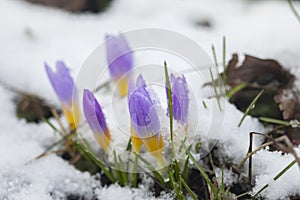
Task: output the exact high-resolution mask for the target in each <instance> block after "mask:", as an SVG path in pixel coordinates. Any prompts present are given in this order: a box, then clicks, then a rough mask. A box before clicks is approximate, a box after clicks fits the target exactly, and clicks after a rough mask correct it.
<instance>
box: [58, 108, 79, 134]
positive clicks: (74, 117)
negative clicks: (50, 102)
mask: <svg viewBox="0 0 300 200" xmlns="http://www.w3.org/2000/svg"><path fill="white" fill-rule="evenodd" d="M72 109H73V110H72ZM62 110H63V113H64V115H65V117H66V118H67V121H68V122H69V124H70V128H71V130H75V129H76V123H78V122H79V106H78V104H74V105H73V107H72V108H70V107H67V106H64V105H63V106H62Z"/></svg>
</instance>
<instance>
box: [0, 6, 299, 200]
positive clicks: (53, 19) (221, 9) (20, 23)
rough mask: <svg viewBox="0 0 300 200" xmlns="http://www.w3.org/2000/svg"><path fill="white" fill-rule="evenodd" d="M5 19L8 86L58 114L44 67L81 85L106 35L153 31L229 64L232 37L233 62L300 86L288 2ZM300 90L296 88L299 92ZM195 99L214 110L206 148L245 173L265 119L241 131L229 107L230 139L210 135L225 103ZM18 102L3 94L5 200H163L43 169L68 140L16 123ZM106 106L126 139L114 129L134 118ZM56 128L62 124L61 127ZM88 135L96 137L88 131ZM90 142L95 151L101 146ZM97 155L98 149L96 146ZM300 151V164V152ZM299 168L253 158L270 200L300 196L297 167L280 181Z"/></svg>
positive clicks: (61, 169) (56, 166)
mask: <svg viewBox="0 0 300 200" xmlns="http://www.w3.org/2000/svg"><path fill="white" fill-rule="evenodd" d="M295 5H296V7H297V9H298V10H300V4H297V3H296V2H295ZM0 13H1V16H2V17H1V18H0V26H1V27H2V28H1V32H0V43H1V46H0V52H1V57H0V65H1V74H0V81H1V82H4V83H7V84H8V85H11V86H13V87H16V88H18V89H21V90H24V91H28V92H32V93H34V94H37V95H39V96H42V97H44V98H45V99H46V100H47V101H48V102H50V103H51V104H53V105H55V106H57V107H58V106H59V102H58V99H57V97H56V95H55V93H54V91H53V89H52V88H51V85H50V83H49V81H48V79H47V77H46V73H45V71H44V66H43V63H44V62H47V63H49V64H50V66H53V65H54V63H55V61H56V60H64V61H66V63H67V65H68V66H69V67H70V68H71V71H72V74H73V77H76V76H77V75H78V73H79V71H80V69H81V66H82V64H83V63H84V62H85V59H86V58H87V57H88V56H89V55H90V53H91V52H92V51H93V50H94V49H95V48H96V47H97V46H98V45H100V44H101V43H102V42H103V40H104V35H105V34H106V33H118V32H120V31H130V30H134V29H139V28H146V27H155V28H163V29H169V30H173V31H176V32H179V33H181V34H184V35H186V36H187V37H190V38H191V39H192V40H194V41H195V42H197V43H198V44H199V45H201V47H202V48H203V49H204V50H205V51H206V52H207V54H208V55H210V56H211V44H214V45H215V47H216V52H217V55H218V58H221V55H222V36H223V35H225V36H226V41H227V52H226V59H227V60H229V59H230V57H231V54H232V53H234V52H238V53H248V54H252V55H255V56H258V57H261V58H275V59H277V60H279V61H280V62H281V63H282V64H283V65H284V66H287V67H288V68H289V69H290V70H291V72H292V73H293V74H295V75H296V76H297V77H298V78H299V77H300V70H299V65H300V59H299V56H298V53H299V52H300V40H299V39H298V38H299V32H300V25H299V23H298V21H297V20H296V18H295V17H294V16H293V13H292V12H291V11H290V8H289V6H288V4H287V3H286V2H285V1H253V2H252V1H237V0H228V1H221V0H214V1H205V0H187V1H179V0H175V1H174V0H172V1H171V0H166V1H160V0H152V1H147V0H122V1H121V0H116V1H114V2H113V4H112V6H111V7H110V8H109V9H108V10H107V11H106V12H104V13H101V14H97V15H95V14H70V13H67V12H64V11H62V10H57V9H51V8H46V7H43V6H37V5H31V4H28V3H25V2H23V1H20V0H2V1H1V2H0ZM205 19H208V20H210V21H211V24H212V27H211V28H202V27H199V26H197V25H196V23H197V22H198V21H201V20H205ZM156 62H160V60H159V59H157V60H155V62H154V63H156ZM170 62H171V63H172V62H173V63H174V64H175V65H177V66H179V65H180V64H181V63H179V61H178V62H177V61H176V62H175V61H170ZM141 63H142V61H141ZM173 63H172V64H173ZM187 80H188V81H190V82H191V84H193V85H192V86H191V87H193V86H195V85H194V84H196V83H194V82H193V81H194V80H195V79H194V78H193V77H192V75H190V76H189V77H187ZM299 80H300V79H299ZM299 83H300V82H299V81H297V83H296V84H297V86H299V87H298V88H300V84H299ZM193 90H194V88H193ZM194 91H195V97H201V98H202V100H203V101H205V102H206V104H207V105H208V108H207V109H205V108H203V106H202V105H201V104H199V103H198V104H199V105H198V104H197V105H198V107H197V108H198V109H197V111H199V112H198V113H200V114H197V118H199V124H198V125H199V127H198V128H199V129H198V132H197V135H198V136H199V137H201V139H202V141H204V148H206V150H207V151H209V150H210V149H211V148H212V147H213V146H214V145H217V146H218V148H219V150H220V151H219V152H222V154H220V158H221V159H226V160H228V159H230V160H232V161H233V162H234V163H236V164H238V163H239V162H240V161H241V159H242V158H243V157H244V156H245V154H246V152H247V149H248V145H249V132H250V131H257V132H265V131H266V130H267V129H265V128H264V127H263V126H262V125H261V124H260V123H259V122H258V121H257V119H253V118H250V117H246V119H245V121H244V122H243V124H242V126H241V127H240V128H238V127H237V124H238V123H239V121H240V119H241V118H242V116H243V114H242V113H241V112H239V111H238V110H237V109H236V108H235V107H234V106H233V105H231V104H229V103H228V102H227V101H225V100H222V105H223V106H224V108H225V112H224V113H225V116H224V118H223V120H224V121H223V122H222V123H221V125H220V127H217V128H220V130H221V132H218V133H217V134H216V133H214V134H213V133H212V134H210V131H211V132H213V131H212V130H214V128H215V125H216V123H217V122H219V121H218V120H219V118H214V117H216V116H214V115H213V105H214V104H215V102H214V101H215V100H214V99H213V100H212V99H208V98H207V96H205V95H206V94H205V92H203V91H200V90H199V89H198V90H194ZM14 97H15V94H14V93H12V92H10V91H8V90H6V89H4V88H2V87H0V102H1V104H0V119H1V120H0V127H1V131H0V157H1V160H0V180H1V182H0V199H65V198H66V195H71V194H72V195H80V196H84V197H85V198H87V199H90V198H92V197H95V196H97V197H99V199H112V200H114V199H119V198H120V197H121V198H126V199H155V198H154V196H153V194H152V193H150V192H149V191H148V188H147V186H144V187H143V186H140V188H137V189H131V188H127V187H125V188H121V187H119V186H117V185H111V186H109V187H104V188H103V187H101V186H100V182H99V180H97V178H96V177H95V176H91V175H90V174H88V173H82V172H79V171H77V170H76V169H75V168H74V167H73V166H71V165H69V164H68V163H66V162H65V161H63V160H62V159H61V158H59V157H57V156H55V155H49V156H46V157H44V158H42V159H39V160H33V159H34V158H35V157H36V156H37V155H39V154H40V153H42V152H43V151H44V150H45V149H46V148H47V147H48V146H49V145H51V144H53V143H54V142H56V141H57V140H59V139H60V138H59V136H58V135H54V134H53V131H52V130H51V128H50V127H49V126H48V125H47V124H45V123H40V124H27V123H25V122H24V121H23V120H18V119H17V118H16V117H15V108H14V104H13V98H14ZM102 97H103V98H102ZM98 99H99V101H100V103H101V105H102V106H103V107H104V108H105V109H104V113H105V115H106V117H107V120H108V125H109V126H110V129H111V131H112V132H115V133H116V132H117V131H118V130H119V128H118V127H117V126H115V125H114V123H115V120H117V121H118V122H120V123H119V126H121V127H124V126H125V127H126V126H128V123H127V121H124V118H126V111H125V108H122V107H121V108H120V109H121V110H122V109H123V110H122V111H123V113H125V114H124V116H125V117H124V116H123V117H121V118H118V116H112V115H110V113H111V112H110V110H109V109H106V108H109V107H110V106H111V102H110V97H109V96H108V95H106V96H105V91H104V92H103V93H100V94H99V95H98ZM124 101H126V100H124ZM123 103H125V102H123ZM127 114H128V113H127ZM194 116H195V115H194ZM192 117H193V115H192ZM189 118H191V117H189ZM51 122H52V123H54V124H56V122H55V121H54V120H53V119H52V120H51ZM195 123H196V122H193V121H191V122H190V124H195ZM83 130H87V127H84V128H83ZM216 130H217V129H216ZM88 138H89V140H90V141H93V138H92V136H90V137H88ZM124 138H126V135H125V134H123V136H121V137H118V138H117V139H115V141H114V144H115V145H116V146H118V147H120V148H123V147H124V146H126V144H127V142H126V144H124ZM126 141H127V140H126ZM217 141H218V143H217V144H216V142H217ZM260 142H261V138H259V137H255V145H254V147H256V146H258V145H259V144H260ZM93 146H96V143H95V141H94V143H93ZM297 150H298V154H299V153H300V149H299V148H298V149H297ZM201 156H205V155H204V154H203V155H201ZM292 159H293V157H292V156H291V155H281V153H280V152H269V151H266V150H262V151H260V152H259V153H258V154H256V155H255V156H254V157H253V163H254V166H253V170H254V171H253V174H254V176H255V188H254V190H253V193H255V192H257V191H258V190H259V189H260V188H261V187H262V186H264V185H265V184H266V183H270V186H269V188H268V189H266V190H265V191H264V192H263V193H262V196H263V197H265V198H267V199H284V198H287V197H288V196H289V195H296V194H300V187H299V182H300V176H299V168H298V167H297V165H295V166H293V167H292V168H291V169H290V170H289V171H288V172H287V173H286V174H284V175H283V176H282V177H281V178H280V179H278V180H277V181H275V182H272V181H271V180H272V178H273V177H274V176H275V175H276V174H277V173H278V172H279V171H280V170H282V169H283V168H284V167H285V166H286V165H287V164H288V163H289V162H290V161H292ZM274 163H276V165H275V164H274ZM225 172H226V174H227V173H228V176H226V178H225V181H226V182H227V183H228V184H230V183H232V182H234V181H235V179H236V177H235V176H233V175H231V173H230V171H229V170H228V171H225ZM218 174H220V170H219V171H218ZM159 198H160V199H172V196H170V195H167V194H166V195H162V196H161V197H159Z"/></svg>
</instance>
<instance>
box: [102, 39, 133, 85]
mask: <svg viewBox="0 0 300 200" xmlns="http://www.w3.org/2000/svg"><path fill="white" fill-rule="evenodd" d="M105 39H106V54H107V56H106V57H107V62H108V65H109V71H110V74H111V77H112V78H113V79H115V80H116V79H119V78H120V77H122V76H123V75H125V74H126V73H128V72H130V71H131V69H132V68H133V56H132V51H131V49H130V48H129V46H128V43H127V41H126V39H125V37H124V36H123V35H122V34H119V35H118V36H113V35H106V37H105ZM127 76H130V74H127Z"/></svg>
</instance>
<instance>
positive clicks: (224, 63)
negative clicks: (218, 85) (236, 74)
mask: <svg viewBox="0 0 300 200" xmlns="http://www.w3.org/2000/svg"><path fill="white" fill-rule="evenodd" d="M222 79H223V82H224V86H226V84H227V77H226V37H225V36H223V74H222Z"/></svg>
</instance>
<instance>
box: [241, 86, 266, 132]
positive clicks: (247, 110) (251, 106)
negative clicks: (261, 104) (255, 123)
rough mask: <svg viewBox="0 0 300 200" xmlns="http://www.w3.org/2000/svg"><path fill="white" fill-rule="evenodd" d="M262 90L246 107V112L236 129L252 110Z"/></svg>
mask: <svg viewBox="0 0 300 200" xmlns="http://www.w3.org/2000/svg"><path fill="white" fill-rule="evenodd" d="M263 92H264V90H262V91H260V92H259V93H258V95H257V96H256V97H255V98H254V99H253V101H252V102H251V103H250V105H249V106H248V108H247V109H246V112H245V113H244V115H243V117H242V119H241V121H240V123H239V124H238V127H240V126H241V125H242V123H243V121H244V120H245V118H246V116H247V115H248V113H249V112H250V111H251V110H252V109H253V107H254V105H255V103H256V102H257V100H258V99H259V97H260V96H261V95H262V94H263Z"/></svg>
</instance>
